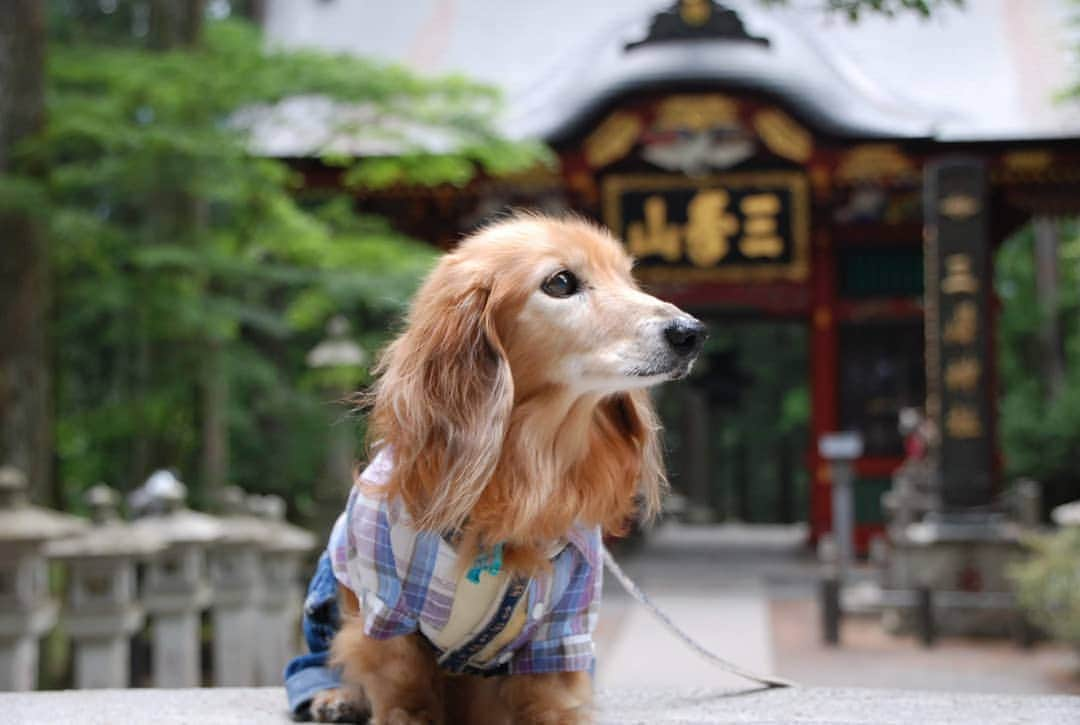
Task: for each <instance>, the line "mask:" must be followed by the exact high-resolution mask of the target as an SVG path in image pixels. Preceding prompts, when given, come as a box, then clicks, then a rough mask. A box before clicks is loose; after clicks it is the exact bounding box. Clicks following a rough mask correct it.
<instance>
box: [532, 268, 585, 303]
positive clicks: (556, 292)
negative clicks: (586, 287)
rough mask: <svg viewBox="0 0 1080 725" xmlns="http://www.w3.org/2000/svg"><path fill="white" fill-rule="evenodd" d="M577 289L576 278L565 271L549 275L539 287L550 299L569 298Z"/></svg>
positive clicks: (578, 285)
mask: <svg viewBox="0 0 1080 725" xmlns="http://www.w3.org/2000/svg"><path fill="white" fill-rule="evenodd" d="M579 287H580V284H579V283H578V278H577V277H575V276H574V273H573V272H571V271H569V270H565V269H564V270H563V271H561V272H556V273H555V274H553V275H551V276H550V277H548V279H547V281H546V282H544V284H542V285H540V289H542V290H543V291H544V294H546V295H549V296H551V297H569V296H570V295H572V294H575V293H576V292H577V291H578V288H579Z"/></svg>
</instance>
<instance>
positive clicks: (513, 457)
mask: <svg viewBox="0 0 1080 725" xmlns="http://www.w3.org/2000/svg"><path fill="white" fill-rule="evenodd" d="M631 265H632V263H631V260H630V259H629V257H628V256H627V255H626V254H625V253H624V251H623V248H622V246H621V245H620V244H619V243H618V242H617V241H616V240H615V239H613V238H612V237H611V236H610V235H609V234H608V233H607V232H606V231H604V230H602V229H600V228H598V227H596V226H594V225H592V224H590V223H587V222H585V221H581V220H578V219H552V218H546V217H540V216H530V215H519V216H516V217H514V218H512V219H510V220H507V221H503V222H500V223H497V224H494V225H492V226H489V227H487V228H485V229H483V230H481V231H480V232H478V233H476V234H474V235H472V236H471V237H469V238H467V239H465V240H464V241H463V242H462V243H461V244H460V245H459V246H458V247H457V249H456V250H455V251H454V252H452V253H450V254H448V255H446V256H445V257H444V258H443V259H442V260H441V262H440V263H439V264H438V265H437V266H436V268H435V269H434V270H433V271H432V273H431V274H430V276H429V277H428V278H427V280H426V282H425V283H424V284H423V286H422V287H421V289H420V290H419V292H418V293H417V295H416V297H415V299H414V301H413V305H412V308H411V311H410V313H409V316H408V321H407V326H406V328H405V330H404V332H403V333H402V334H401V335H400V336H399V337H398V338H397V339H396V340H395V341H394V342H393V343H392V344H391V345H390V346H389V348H388V349H387V350H386V351H385V353H384V354H383V356H382V358H381V360H380V363H379V365H378V368H377V371H376V372H377V374H378V382H377V383H376V384H375V386H374V388H373V391H372V393H371V396H370V404H371V406H372V410H371V417H370V423H369V440H370V441H372V446H373V449H374V451H377V450H389V451H392V457H393V467H392V470H391V471H390V473H389V474H388V478H387V479H386V480H384V481H381V482H379V483H380V484H381V485H378V486H375V485H372V481H370V480H369V481H364V480H360V481H359V482H358V484H357V485H358V486H360V487H361V489H362V490H364V491H366V492H367V493H368V494H370V495H377V496H384V497H387V498H388V499H390V500H397V501H399V502H400V503H401V504H402V505H403V508H404V510H405V511H407V513H408V515H409V516H410V517H411V521H412V522H413V525H414V526H415V527H416V529H417V530H420V531H427V532H439V533H440V535H442V534H451V533H452V534H453V536H454V538H453V541H454V546H455V549H456V551H457V552H458V555H459V557H460V561H461V562H465V564H463V565H462V568H464V566H467V564H468V562H470V561H472V560H473V558H474V557H475V556H477V552H481V551H483V550H485V548H486V547H490V546H491V545H493V544H494V543H496V542H498V543H499V544H500V545H501V548H500V551H502V552H504V557H505V558H504V560H503V562H502V566H503V568H504V569H505V570H506V571H508V572H510V573H512V574H513V575H515V576H524V577H536V576H542V575H543V573H544V572H545V571H549V570H550V566H551V564H550V561H549V556H550V551H551V546H552V542H557V541H560V540H565V537H566V536H567V532H568V531H569V530H570V529H571V527H574V526H582V525H584V526H588V527H594V528H595V527H599V528H601V529H602V530H603V531H604V532H607V533H616V534H617V533H620V532H624V531H625V528H626V526H627V525H628V523H629V522H630V521H631V520H632V519H633V517H634V516H635V515H641V516H644V517H648V516H651V515H652V514H653V513H655V512H656V510H657V508H658V506H659V502H660V496H661V493H662V491H663V487H664V486H665V480H664V473H663V468H662V461H661V453H660V447H659V443H658V439H657V435H658V425H657V419H656V416H655V414H654V412H653V409H652V406H651V403H650V400H649V396H648V393H647V392H646V390H645V388H646V387H648V386H650V385H653V384H656V383H659V382H662V381H664V380H670V379H674V378H679V377H682V376H684V375H686V374H687V373H688V371H689V369H690V366H691V365H692V364H693V361H694V358H695V357H696V355H697V353H698V351H699V349H700V347H701V344H702V342H703V340H704V337H705V330H704V327H703V326H702V325H701V323H699V322H698V321H697V320H695V319H694V318H692V317H690V316H688V315H687V314H685V313H684V312H682V311H680V310H679V309H678V308H676V307H674V306H672V305H670V304H668V303H665V302H662V301H660V300H658V299H656V298H655V297H651V296H649V295H647V294H645V293H643V292H642V291H641V290H639V289H638V287H637V285H636V284H635V283H634V280H633V278H632V276H631ZM374 451H373V452H374ZM596 576H600V574H599V573H597V574H596ZM339 581H340V577H339ZM461 581H462V582H464V580H461ZM462 586H464V584H462ZM363 596H364V595H363V593H360V597H359V599H360V601H358V596H357V592H354V591H350V588H349V586H347V585H343V587H342V604H343V608H342V611H343V620H344V621H343V624H342V628H341V630H340V632H339V633H338V635H337V636H336V638H335V639H334V643H333V648H332V661H333V662H334V663H335V664H336V665H338V666H340V667H341V668H342V670H343V677H344V682H345V683H346V685H345V686H344V687H343V688H342V689H340V690H333V691H328V692H324V693H322V694H321V695H320V696H319V697H317V698H316V701H315V702H314V703H313V706H312V712H313V714H314V715H315V717H316V718H320V717H333V715H334V713H336V712H342V711H343V710H342V709H341V706H342V705H343V704H345V703H346V702H351V703H352V705H354V706H355V707H354V708H353V709H359V710H367V709H368V708H370V713H371V717H372V720H373V722H375V723H379V724H380V725H381V724H382V723H429V722H431V723H459V722H460V723H466V722H469V723H471V722H530V723H531V722H537V723H548V722H550V723H577V722H588V721H590V719H591V713H590V697H591V680H590V675H589V673H588V672H587V671H571V672H544V673H535V674H511V675H505V676H497V677H478V676H476V675H471V674H452V673H448V672H446V671H444V670H443V669H441V668H440V667H439V666H438V664H437V659H436V652H435V651H434V650H433V648H432V646H431V645H430V644H429V643H428V642H427V641H425V639H424V637H423V635H422V634H420V633H414V634H409V635H407V636H395V637H389V638H377V637H375V636H370V633H369V632H366V631H365V618H364V611H363V606H362V604H361V603H360V602H361V601H363ZM588 634H589V633H586V636H587V635H588ZM588 646H589V647H590V650H589V651H590V652H591V643H588ZM590 656H591V655H590Z"/></svg>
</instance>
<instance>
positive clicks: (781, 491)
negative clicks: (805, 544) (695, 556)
mask: <svg viewBox="0 0 1080 725" xmlns="http://www.w3.org/2000/svg"><path fill="white" fill-rule="evenodd" d="M699 316H700V317H701V318H702V319H703V321H704V322H706V324H708V326H709V334H710V337H709V340H708V342H707V344H706V347H705V350H704V352H703V353H702V358H701V359H700V360H699V361H698V363H697V365H695V368H694V372H693V374H692V375H691V376H690V377H689V378H687V379H686V380H683V381H680V382H677V383H672V384H668V385H666V386H662V387H661V388H660V390H659V392H658V395H657V403H658V406H659V409H660V414H661V417H662V419H663V421H664V426H665V429H666V431H667V434H666V446H667V459H668V467H669V471H670V475H671V482H672V487H673V488H674V490H675V491H676V492H677V493H679V494H681V495H682V496H684V497H685V499H686V509H685V515H686V517H687V518H688V519H689V520H692V521H702V522H705V521H742V522H746V523H792V522H795V521H805V520H806V518H807V506H808V503H807V501H808V494H807V487H808V475H807V471H806V466H805V460H806V459H805V453H806V445H807V439H808V424H809V417H810V403H809V389H808V386H809V375H808V370H809V367H808V366H809V361H808V354H807V337H808V335H807V326H806V323H805V322H803V321H801V320H761V319H754V320H746V319H739V318H730V317H711V318H710V317H709V316H702V315H699Z"/></svg>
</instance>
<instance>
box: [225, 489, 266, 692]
mask: <svg viewBox="0 0 1080 725" xmlns="http://www.w3.org/2000/svg"><path fill="white" fill-rule="evenodd" d="M222 494H223V496H222V497H223V504H224V508H225V516H223V517H222V522H223V523H224V524H225V535H224V536H222V537H221V539H219V540H218V541H217V543H215V544H214V546H213V548H212V549H211V550H210V559H209V563H210V582H211V584H212V586H213V588H214V604H213V606H212V607H211V617H212V618H213V623H214V645H213V652H214V684H215V685H217V686H218V687H225V686H228V687H252V686H254V685H255V677H256V673H255V669H256V655H257V652H258V642H259V640H260V639H261V638H263V637H267V636H270V637H273V636H276V635H275V634H273V633H268V632H264V631H262V628H261V627H260V623H261V621H260V620H261V618H260V603H261V600H262V589H263V569H262V546H263V544H264V542H265V541H266V539H267V538H269V536H270V533H271V532H270V527H269V526H268V524H267V522H265V521H263V520H261V519H258V518H256V517H255V516H252V515H250V514H249V513H247V509H246V505H245V501H244V492H243V491H242V490H241V489H239V488H238V487H236V486H228V487H226V488H225V489H224V490H223V491H222ZM279 679H280V678H279Z"/></svg>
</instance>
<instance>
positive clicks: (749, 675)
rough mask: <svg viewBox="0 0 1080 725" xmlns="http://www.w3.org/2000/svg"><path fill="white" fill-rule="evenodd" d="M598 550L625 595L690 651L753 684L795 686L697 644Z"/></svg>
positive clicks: (602, 547) (609, 553)
mask: <svg viewBox="0 0 1080 725" xmlns="http://www.w3.org/2000/svg"><path fill="white" fill-rule="evenodd" d="M600 548H601V549H603V552H604V564H605V565H606V566H607V568H608V571H610V572H611V574H612V575H613V576H614V577H615V578H616V579H618V580H619V584H621V585H622V587H623V589H625V590H626V592H627V594H629V595H630V596H632V597H633V598H634V599H636V600H637V602H638V604H641V605H642V606H644V607H645V608H646V609H648V610H649V611H650V612H652V614H653V616H654V617H656V618H657V619H659V620H660V623H661V624H663V625H664V626H665V627H667V628H668V629H669V630H671V632H672V634H674V635H675V636H676V637H678V638H679V639H681V640H682V641H683V643H685V644H686V645H687V646H688V647H690V649H692V650H694V651H695V652H697V653H698V654H700V655H701V656H702V657H704V658H705V659H707V660H709V661H710V662H712V663H713V664H714V665H716V666H717V667H719V668H720V669H722V670H724V671H725V672H729V673H731V674H733V675H736V676H738V677H742V678H743V679H745V680H751V681H753V682H757V683H759V684H762V685H765V686H766V687H769V688H773V687H796V686H797V685H796V683H794V682H792V681H791V680H785V679H784V678H782V677H775V676H773V675H759V674H756V673H754V672H751V671H750V670H744V669H743V668H742V667H739V666H738V665H736V664H732V663H731V662H728V661H727V660H725V659H724V658H723V657H720V656H719V655H717V654H716V653H714V652H712V651H711V650H709V649H707V648H705V647H704V646H702V645H701V644H699V643H698V641H697V640H695V639H694V638H693V637H691V636H690V635H688V634H687V633H686V632H684V631H683V630H682V628H680V627H679V625H677V624H675V622H673V621H671V617H669V616H667V615H666V614H665V613H664V612H663V610H661V609H660V607H658V606H656V604H655V603H654V602H653V601H652V600H651V599H649V596H648V595H647V594H646V593H645V592H643V591H641V589H640V588H639V587H638V585H637V584H635V583H634V580H633V579H631V578H630V577H629V576H627V574H626V572H625V571H623V570H622V567H621V566H619V564H618V562H616V561H615V557H614V556H612V555H611V552H610V551H608V548H607V547H606V546H603V545H601V547H600Z"/></svg>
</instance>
